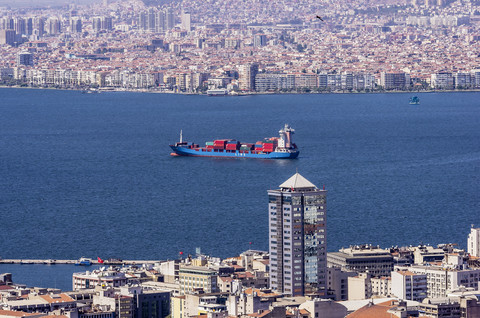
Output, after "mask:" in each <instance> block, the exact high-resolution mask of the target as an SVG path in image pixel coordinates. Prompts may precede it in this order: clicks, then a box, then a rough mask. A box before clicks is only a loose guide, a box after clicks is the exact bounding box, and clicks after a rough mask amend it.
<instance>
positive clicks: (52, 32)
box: [0, 0, 480, 93]
mask: <svg viewBox="0 0 480 318" xmlns="http://www.w3.org/2000/svg"><path fill="white" fill-rule="evenodd" d="M292 4H293V3H292V2H291V1H290V0H283V1H282V2H281V3H277V2H272V3H270V4H269V5H268V6H265V3H264V2H262V1H252V2H245V3H241V4H239V5H238V6H235V5H234V3H233V2H232V1H230V0H222V1H213V2H211V3H209V4H207V3H206V2H195V1H183V2H181V4H180V3H177V2H174V3H168V4H162V5H160V6H150V7H149V6H146V5H145V4H144V3H143V2H141V1H139V0H130V1H126V2H118V1H101V2H96V3H95V4H93V5H91V6H90V5H78V6H75V5H72V6H70V8H67V7H65V8H43V9H37V10H32V11H28V9H26V10H21V11H18V10H14V9H12V10H6V9H4V10H3V11H0V22H1V23H0V29H1V30H0V31H1V32H0V50H1V51H2V56H3V58H2V59H1V60H0V68H1V70H2V71H1V74H0V75H1V78H2V82H3V84H4V85H23V86H33V87H42V86H47V87H52V86H57V87H62V88H77V89H78V88H85V87H104V88H107V89H113V90H115V89H127V90H130V89H131V90H135V89H144V90H145V89H150V90H156V91H169V92H177V93H184V92H186V93H205V92H206V91H207V90H209V89H212V90H215V89H223V90H224V92H226V93H231V92H234V93H238V92H243V93H252V92H285V91H288V92H324V91H327V92H328V91H376V90H404V91H408V90H432V89H447V90H452V89H479V88H480V71H479V69H480V56H479V54H478V52H477V51H478V49H479V48H480V18H479V14H480V6H479V4H477V3H476V2H472V1H468V0H458V1H439V2H429V1H427V2H418V1H413V2H405V3H401V4H395V5H393V4H388V3H384V2H381V1H379V2H375V3H369V4H361V3H354V4H352V6H351V7H349V9H347V7H346V3H344V2H338V3H328V2H325V3H322V4H321V5H320V4H315V3H314V2H312V1H311V0H303V1H302V2H301V3H299V4H298V5H297V6H296V7H294V6H293V5H292ZM319 11H321V14H322V17H323V19H324V21H320V20H319V19H317V18H315V16H316V14H318V13H319ZM219 13H220V14H219ZM107 21H108V23H107ZM1 44H4V45H1ZM23 51H30V52H31V53H32V54H34V65H33V66H30V67H24V65H22V64H18V63H16V62H15V61H16V60H17V55H18V54H20V53H22V52H23ZM475 52H477V53H475ZM251 65H258V68H256V69H255V70H254V71H249V72H248V74H247V75H245V74H246V73H245V71H242V69H244V68H245V67H249V66H251ZM53 70H56V72H55V71H53ZM48 72H52V74H48ZM382 74H383V75H382ZM385 74H393V75H394V77H395V78H401V77H403V79H401V80H397V79H395V80H393V81H389V80H388V76H385ZM257 81H258V85H256V82H257ZM245 82H247V84H248V83H249V84H248V85H245V84H244V83H245ZM256 86H258V89H257V88H256ZM217 92H219V91H218V90H217Z"/></svg>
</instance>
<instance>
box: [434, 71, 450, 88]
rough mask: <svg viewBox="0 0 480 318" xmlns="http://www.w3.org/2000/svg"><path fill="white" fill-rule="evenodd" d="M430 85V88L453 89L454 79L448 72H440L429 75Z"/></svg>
mask: <svg viewBox="0 0 480 318" xmlns="http://www.w3.org/2000/svg"><path fill="white" fill-rule="evenodd" d="M430 85H431V87H432V88H438V89H453V87H454V79H453V74H452V73H450V72H440V73H435V74H432V75H431V78H430Z"/></svg>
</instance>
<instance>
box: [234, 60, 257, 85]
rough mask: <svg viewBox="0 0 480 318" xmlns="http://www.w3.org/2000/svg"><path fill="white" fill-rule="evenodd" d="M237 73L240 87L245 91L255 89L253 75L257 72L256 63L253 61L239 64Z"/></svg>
mask: <svg viewBox="0 0 480 318" xmlns="http://www.w3.org/2000/svg"><path fill="white" fill-rule="evenodd" d="M238 73H239V79H238V81H239V86H240V89H241V90H245V91H253V90H255V76H256V75H257V73H258V64H257V63H253V64H244V65H240V67H239V70H238Z"/></svg>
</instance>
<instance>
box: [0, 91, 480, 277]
mask: <svg viewBox="0 0 480 318" xmlns="http://www.w3.org/2000/svg"><path fill="white" fill-rule="evenodd" d="M418 96H419V97H420V100H421V104H420V105H417V106H412V105H409V104H408V100H409V98H410V97H411V95H410V94H321V95H277V96H273V95H272V96H242V97H225V98H223V97H220V98H212V97H204V96H180V95H167V94H144V93H143V94H142V93H127V92H125V93H118V92H112V93H101V94H82V93H80V92H75V91H56V90H28V89H0V149H1V152H0V224H1V230H0V257H3V258H45V259H49V258H53V259H63V258H67V259H76V258H79V257H81V256H86V257H93V258H95V257H96V256H100V257H103V258H109V257H115V258H123V259H169V258H170V259H172V258H175V257H176V256H177V255H178V253H179V252H180V251H183V252H184V253H185V254H188V253H194V251H195V247H200V248H201V249H202V251H203V252H205V253H207V254H210V255H213V256H219V257H228V256H233V255H236V254H238V253H240V252H242V251H244V250H246V249H248V248H250V247H251V248H255V249H262V250H267V249H268V242H267V227H268V225H267V192H266V191H267V189H273V188H277V187H278V185H279V184H281V183H282V182H283V181H285V180H286V179H287V178H289V177H290V176H291V175H293V174H294V173H295V172H296V170H297V169H298V172H300V173H301V174H302V175H303V176H305V177H306V178H307V179H309V180H310V181H311V182H313V183H314V184H316V185H317V186H318V187H322V186H323V185H325V187H326V189H327V190H328V199H327V200H328V203H327V209H328V222H327V224H328V239H327V242H328V250H329V251H335V250H338V249H339V248H341V247H342V246H348V245H351V244H360V243H371V244H380V245H381V246H382V247H389V246H392V245H410V244H412V245H414V244H419V243H421V242H423V243H430V244H437V243H444V242H456V243H459V245H460V247H466V238H467V235H468V232H469V227H470V224H472V223H473V224H477V225H480V213H479V211H480V197H479V193H480V180H479V176H480V93H474V92H473V93H467V92H465V93H428V94H427V93H426V94H419V95H418ZM285 123H289V124H290V125H292V127H293V128H295V129H296V134H295V136H294V138H295V141H296V143H297V145H298V146H299V148H300V151H301V153H300V157H299V158H298V159H297V160H290V161H267V160H265V161H264V160H253V159H213V158H182V157H172V156H170V155H169V153H170V149H169V147H168V145H169V144H170V143H173V142H175V141H177V140H178V138H179V132H180V130H181V129H183V135H184V139H186V140H189V141H194V142H196V143H204V142H205V141H211V140H213V139H215V138H236V139H238V140H241V141H246V142H255V141H257V140H260V139H262V138H263V137H270V136H276V135H277V132H278V130H279V129H280V128H282V126H283V125H284V124H285ZM249 242H252V244H249ZM27 266H28V265H27ZM32 266H33V265H32ZM18 267H19V268H20V269H19V271H18V274H16V273H14V279H15V277H18V275H21V274H20V273H21V272H22V270H23V269H22V268H26V267H25V265H23V267H22V266H18ZM44 267H46V266H44ZM44 267H42V266H38V268H44ZM30 268H32V267H30ZM2 271H5V270H3V269H2V266H0V272H2ZM9 271H12V270H11V269H9ZM29 271H30V270H29ZM70 284H71V283H70V280H69V285H70Z"/></svg>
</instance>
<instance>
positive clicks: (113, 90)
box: [0, 85, 480, 97]
mask: <svg viewBox="0 0 480 318" xmlns="http://www.w3.org/2000/svg"><path fill="white" fill-rule="evenodd" d="M0 88H15V89H35V90H60V91H79V92H84V93H119V92H128V93H150V94H175V95H198V96H208V97H236V96H251V95H314V94H319V95H320V94H391V93H404V94H427V93H472V92H480V88H469V89H451V90H446V89H445V90H443V89H442V90H417V91H408V90H405V91H403V90H375V91H323V92H319V91H315V92H314V91H311V92H297V91H288V92H253V91H251V92H235V93H234V94H227V95H215V96H210V95H208V94H206V93H191V92H175V91H173V90H156V89H125V88H113V87H108V88H101V87H100V88H86V89H76V88H55V87H34V86H21V85H13V86H9V85H0Z"/></svg>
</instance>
